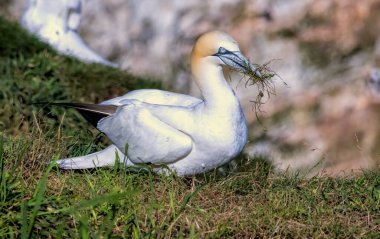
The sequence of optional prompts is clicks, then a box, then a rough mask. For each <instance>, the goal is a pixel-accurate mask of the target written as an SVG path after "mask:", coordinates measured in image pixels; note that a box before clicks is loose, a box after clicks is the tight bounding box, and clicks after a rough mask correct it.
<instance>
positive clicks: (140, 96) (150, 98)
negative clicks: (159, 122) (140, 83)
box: [101, 89, 202, 106]
mask: <svg viewBox="0 0 380 239" xmlns="http://www.w3.org/2000/svg"><path fill="white" fill-rule="evenodd" d="M133 99H134V100H139V101H141V102H145V103H149V104H157V105H175V106H193V105H196V104H199V103H200V102H202V101H201V100H200V99H198V98H195V97H192V96H189V95H183V94H178V93H173V92H168V91H163V90H151V89H143V90H134V91H131V92H129V93H127V94H125V95H123V96H119V97H116V98H113V99H110V100H107V101H104V102H102V103H101V105H117V106H119V105H123V104H124V101H125V100H133Z"/></svg>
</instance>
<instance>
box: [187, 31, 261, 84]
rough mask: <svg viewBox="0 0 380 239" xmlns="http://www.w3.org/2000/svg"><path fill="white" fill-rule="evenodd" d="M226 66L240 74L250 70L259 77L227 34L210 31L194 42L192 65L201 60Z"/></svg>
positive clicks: (258, 71) (254, 68)
mask: <svg viewBox="0 0 380 239" xmlns="http://www.w3.org/2000/svg"><path fill="white" fill-rule="evenodd" d="M205 58H207V60H209V61H210V62H212V63H214V64H216V65H220V66H227V67H229V68H231V69H233V70H236V71H238V72H241V73H246V72H247V70H252V69H253V72H254V74H256V75H257V76H258V77H261V73H260V70H258V69H257V70H256V67H255V65H253V64H251V63H250V62H249V60H248V59H247V58H246V57H245V56H244V55H243V54H242V53H241V52H240V48H239V45H238V43H237V42H236V41H235V40H234V39H233V38H232V37H231V36H229V35H228V34H227V33H224V32H221V31H212V32H208V33H205V34H203V35H201V36H200V37H199V39H198V41H197V42H196V44H195V46H194V48H193V52H192V65H193V66H194V65H197V63H200V60H201V59H205Z"/></svg>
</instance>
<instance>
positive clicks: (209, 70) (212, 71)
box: [192, 58, 239, 109]
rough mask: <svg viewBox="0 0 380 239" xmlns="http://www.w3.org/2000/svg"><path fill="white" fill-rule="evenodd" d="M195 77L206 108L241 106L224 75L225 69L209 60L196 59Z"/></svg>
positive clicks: (194, 65)
mask: <svg viewBox="0 0 380 239" xmlns="http://www.w3.org/2000/svg"><path fill="white" fill-rule="evenodd" d="M192 64H193V66H192V70H193V77H194V79H195V82H196V83H197V85H198V87H199V89H200V91H201V94H202V98H203V100H204V103H205V107H207V108H212V109H227V108H228V107H231V106H237V105H239V102H238V99H237V97H236V96H235V93H234V92H233V90H232V89H231V87H230V85H229V84H228V83H227V81H226V79H225V78H224V75H223V69H222V67H221V66H220V65H216V64H215V63H213V62H212V61H210V60H209V59H208V58H200V59H195V60H193V62H192Z"/></svg>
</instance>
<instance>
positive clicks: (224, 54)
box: [214, 49, 261, 78]
mask: <svg viewBox="0 0 380 239" xmlns="http://www.w3.org/2000/svg"><path fill="white" fill-rule="evenodd" d="M214 56H217V57H219V59H220V60H222V61H223V62H224V64H226V65H227V66H229V67H231V68H233V69H235V70H236V71H238V72H241V73H245V72H247V71H248V69H250V70H252V71H253V72H255V74H256V75H257V76H258V77H260V78H261V72H260V70H259V69H257V65H255V64H252V63H250V62H249V60H248V59H247V58H246V57H245V56H244V55H243V54H242V53H241V52H240V51H229V50H226V49H223V50H222V51H221V50H219V51H218V53H216V54H214Z"/></svg>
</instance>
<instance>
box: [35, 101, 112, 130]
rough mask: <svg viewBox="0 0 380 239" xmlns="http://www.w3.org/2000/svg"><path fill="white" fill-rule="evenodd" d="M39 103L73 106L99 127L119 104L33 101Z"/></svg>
mask: <svg viewBox="0 0 380 239" xmlns="http://www.w3.org/2000/svg"><path fill="white" fill-rule="evenodd" d="M33 104H38V105H46V106H48V105H54V106H61V107H65V108H73V109H76V110H78V112H79V113H80V114H81V115H82V116H83V117H84V118H85V119H86V120H87V121H88V122H90V123H91V124H92V125H93V126H95V127H97V124H98V122H99V120H101V119H102V118H104V117H107V116H110V115H112V114H113V113H115V112H116V109H117V106H115V105H98V104H86V103H33Z"/></svg>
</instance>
